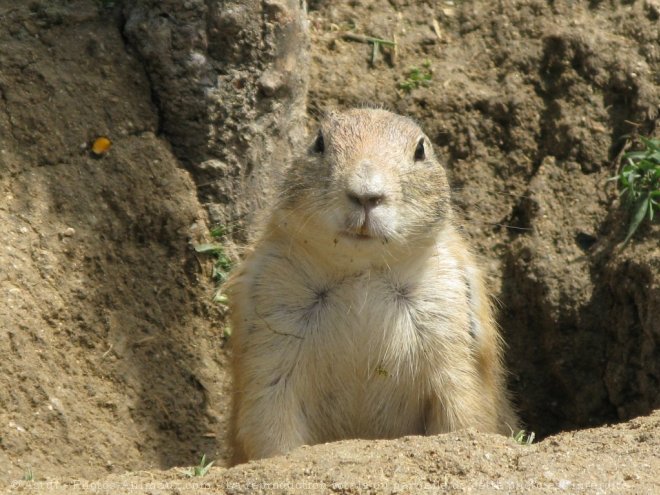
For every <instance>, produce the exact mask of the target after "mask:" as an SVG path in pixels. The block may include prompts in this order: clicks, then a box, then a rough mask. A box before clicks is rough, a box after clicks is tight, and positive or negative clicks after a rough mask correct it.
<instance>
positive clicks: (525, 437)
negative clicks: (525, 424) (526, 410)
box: [511, 430, 536, 445]
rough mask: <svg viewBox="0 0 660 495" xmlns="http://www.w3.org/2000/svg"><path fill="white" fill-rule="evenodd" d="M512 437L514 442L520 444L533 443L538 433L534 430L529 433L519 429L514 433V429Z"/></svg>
mask: <svg viewBox="0 0 660 495" xmlns="http://www.w3.org/2000/svg"><path fill="white" fill-rule="evenodd" d="M511 437H512V438H513V441H514V442H516V443H518V444H520V445H531V444H532V442H534V438H536V434H535V433H534V432H533V431H530V432H529V433H527V432H526V431H525V430H519V431H518V433H516V434H513V431H512V432H511Z"/></svg>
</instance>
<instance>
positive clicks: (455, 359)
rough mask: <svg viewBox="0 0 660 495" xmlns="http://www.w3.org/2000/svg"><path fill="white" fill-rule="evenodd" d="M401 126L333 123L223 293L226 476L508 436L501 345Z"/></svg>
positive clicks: (374, 119)
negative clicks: (476, 435) (368, 446)
mask: <svg viewBox="0 0 660 495" xmlns="http://www.w3.org/2000/svg"><path fill="white" fill-rule="evenodd" d="M453 217H454V215H453V213H452V209H451V204H450V191H449V186H448V183H447V178H446V174H445V170H444V168H443V166H442V165H441V164H440V163H438V161H437V159H436V157H435V155H434V152H433V148H432V146H431V143H430V141H429V139H428V137H426V136H425V135H424V133H423V132H422V130H421V129H420V128H419V127H418V126H417V125H416V124H415V123H414V122H413V121H412V120H410V119H408V118H406V117H402V116H400V115H396V114H393V113H390V112H388V111H385V110H376V109H359V110H358V109H355V110H349V111H346V112H335V113H331V114H329V115H328V116H327V117H326V118H325V119H324V120H323V122H322V123H321V126H320V130H319V133H318V135H317V137H316V139H315V141H314V143H313V144H312V145H311V147H310V149H309V150H308V151H307V153H306V154H305V155H304V156H302V157H301V158H299V159H298V160H296V161H294V163H293V164H292V165H291V166H290V167H289V168H288V170H287V171H286V173H285V177H284V181H283V184H282V186H281V188H280V191H279V196H278V202H277V204H276V205H274V206H273V208H272V211H271V212H270V215H269V217H268V218H267V221H266V222H265V224H264V227H263V229H262V231H261V233H260V235H259V236H258V238H257V240H256V242H255V243H254V244H253V245H252V246H251V248H250V250H249V253H248V255H247V256H246V258H245V260H244V262H243V263H242V265H241V266H240V268H239V269H238V270H237V271H236V272H235V273H234V274H233V276H232V277H231V279H230V281H229V282H228V286H227V292H228V294H229V300H230V306H231V312H232V329H233V333H232V340H233V373H234V396H233V418H232V427H231V430H232V431H231V435H232V438H231V441H232V445H233V449H234V459H233V462H234V463H238V462H244V461H247V460H250V459H258V458H264V457H270V456H274V455H277V454H282V453H285V452H287V451H289V450H291V449H293V448H295V447H297V446H300V445H304V444H308V445H311V444H316V443H322V442H329V441H334V440H340V439H347V438H371V439H375V438H395V437H400V436H404V435H420V434H426V435H430V434H437V433H442V432H448V431H452V430H456V429H460V428H465V427H475V428H477V429H479V430H481V431H484V432H500V433H505V434H507V433H509V432H510V428H515V427H516V426H515V423H516V418H515V415H514V413H513V412H512V409H511V407H510V404H509V400H508V397H507V392H506V385H505V380H504V370H503V366H502V362H501V361H502V359H501V358H502V356H501V354H502V349H501V340H500V336H499V334H498V331H497V327H496V325H495V323H494V321H493V317H492V313H491V308H490V299H489V296H488V294H487V293H486V292H485V289H484V285H483V281H482V277H481V274H480V271H479V269H478V268H477V266H476V265H475V262H474V261H473V259H472V256H471V254H470V249H469V246H468V244H467V243H466V241H465V240H464V239H463V238H462V237H461V236H460V235H459V233H458V231H457V228H456V227H455V225H454V220H453Z"/></svg>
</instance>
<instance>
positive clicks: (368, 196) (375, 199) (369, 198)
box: [346, 191, 385, 211]
mask: <svg viewBox="0 0 660 495" xmlns="http://www.w3.org/2000/svg"><path fill="white" fill-rule="evenodd" d="M346 196H348V199H349V201H350V202H351V203H353V204H355V205H357V206H362V207H363V208H364V209H365V210H366V211H369V210H371V209H372V208H375V207H376V206H378V205H379V204H381V203H382V202H383V200H384V199H385V194H383V193H372V192H367V193H362V194H359V193H356V192H353V191H347V192H346Z"/></svg>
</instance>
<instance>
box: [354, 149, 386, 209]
mask: <svg viewBox="0 0 660 495" xmlns="http://www.w3.org/2000/svg"><path fill="white" fill-rule="evenodd" d="M374 168H375V167H374V166H373V164H372V163H371V162H369V161H363V162H362V163H360V165H359V166H358V168H357V170H356V172H355V174H354V175H353V176H352V177H351V179H350V180H349V182H348V187H347V188H346V196H347V197H348V200H349V201H350V202H351V203H352V204H354V205H357V206H361V207H363V208H364V209H365V211H367V212H369V211H370V210H371V209H373V208H375V207H376V206H378V205H379V204H381V203H382V202H383V201H384V200H385V197H386V193H385V189H386V188H385V177H384V176H383V174H382V172H380V171H378V170H374Z"/></svg>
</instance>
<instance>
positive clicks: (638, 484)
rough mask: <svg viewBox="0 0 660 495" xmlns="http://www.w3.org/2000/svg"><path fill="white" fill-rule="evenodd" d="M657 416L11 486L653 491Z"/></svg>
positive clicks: (34, 489)
mask: <svg viewBox="0 0 660 495" xmlns="http://www.w3.org/2000/svg"><path fill="white" fill-rule="evenodd" d="M659 428H660V413H657V412H656V413H655V414H654V415H652V416H650V417H646V418H638V419H635V420H633V421H631V422H630V423H623V424H619V425H615V426H613V427H607V428H597V429H593V430H584V431H579V432H574V433H561V434H559V435H557V436H552V437H549V438H547V439H545V440H544V441H543V442H541V443H538V444H534V445H517V444H516V443H514V442H513V441H512V440H511V439H508V438H505V437H502V436H499V435H483V434H480V433H477V432H474V431H471V430H468V431H464V432H459V433H451V434H448V435H441V436H438V437H406V438H402V439H400V440H380V441H365V440H352V441H345V442H337V443H331V444H324V445H316V446H313V447H302V448H300V449H297V450H295V451H294V452H292V453H291V454H289V455H287V456H283V457H278V458H275V459H269V460H266V461H258V462H250V463H248V464H243V465H241V466H236V467H235V468H232V469H219V468H211V469H210V470H209V472H208V473H207V474H206V475H205V476H204V477H203V478H200V477H192V478H191V477H189V474H188V473H189V471H190V470H189V469H173V470H170V471H166V472H157V473H154V472H150V473H145V472H136V473H127V474H123V475H111V476H108V477H106V478H104V479H101V480H95V481H92V482H89V481H85V480H73V479H71V480H69V479H65V480H56V481H53V482H47V481H46V482H31V483H29V482H21V481H17V482H15V483H14V484H13V488H14V489H16V490H22V492H19V493H29V494H41V493H43V494H49V495H55V494H60V493H61V494H78V493H80V494H84V493H90V492H91V491H92V490H93V493H98V494H99V495H106V494H107V495H112V494H115V493H126V492H129V491H130V493H134V494H136V495H140V494H145V495H147V494H159V495H170V494H171V495H175V494H181V493H182V494H185V493H191V494H192V493H195V494H206V493H209V494H211V493H227V494H239V493H387V494H389V493H392V494H394V493H427V492H429V493H478V494H482V493H483V494H487V493H488V494H490V493H512V494H527V493H578V494H592V493H616V494H631V495H632V494H635V495H638V494H652V493H655V490H656V488H657V471H658V469H660V458H658V456H657V455H656V453H657V451H658V449H659V448H660V437H659V436H658V435H657V434H656V433H657V431H658V429H659Z"/></svg>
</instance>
